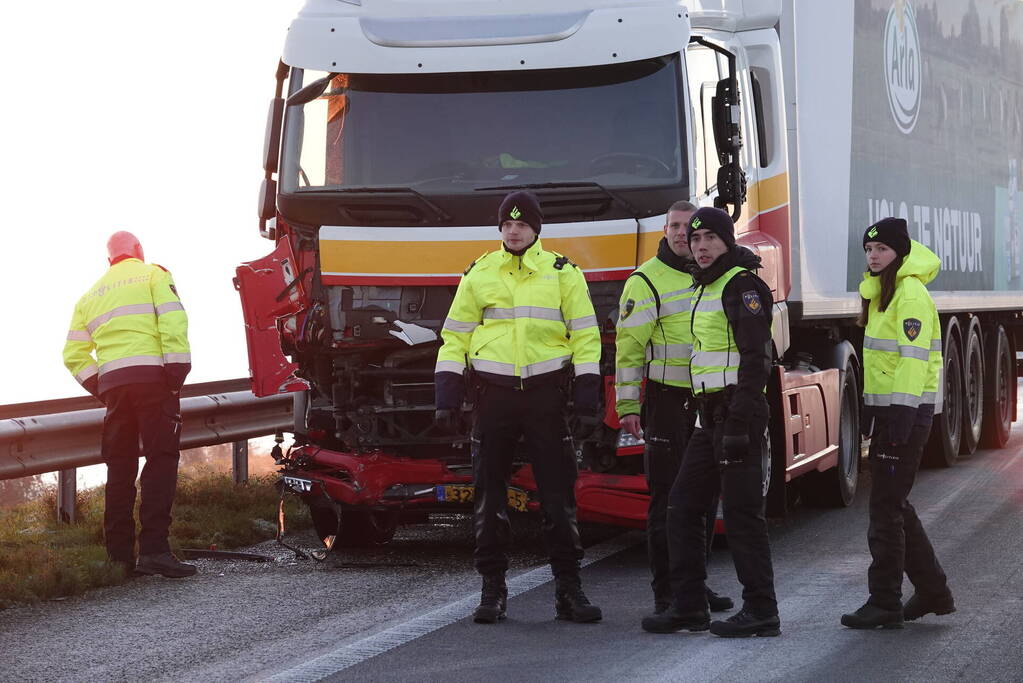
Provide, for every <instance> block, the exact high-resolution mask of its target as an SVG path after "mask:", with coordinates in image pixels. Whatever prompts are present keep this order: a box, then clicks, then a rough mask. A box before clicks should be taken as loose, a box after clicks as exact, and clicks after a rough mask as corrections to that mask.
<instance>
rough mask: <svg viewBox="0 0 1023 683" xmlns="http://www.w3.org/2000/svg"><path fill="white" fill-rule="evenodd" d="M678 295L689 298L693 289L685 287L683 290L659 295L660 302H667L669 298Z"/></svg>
mask: <svg viewBox="0 0 1023 683" xmlns="http://www.w3.org/2000/svg"><path fill="white" fill-rule="evenodd" d="M680 294H688V295H689V296H692V294H693V288H692V287H686V288H685V289H676V290H675V291H674V292H668V293H667V294H662V295H661V301H667V300H668V299H670V298H671V297H673V296H679V295H680ZM686 298H689V297H686Z"/></svg>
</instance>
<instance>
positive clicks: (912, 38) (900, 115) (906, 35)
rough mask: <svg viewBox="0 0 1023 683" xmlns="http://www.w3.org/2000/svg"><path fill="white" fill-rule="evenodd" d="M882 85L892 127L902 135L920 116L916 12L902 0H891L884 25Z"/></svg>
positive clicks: (918, 37)
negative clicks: (883, 74)
mask: <svg viewBox="0 0 1023 683" xmlns="http://www.w3.org/2000/svg"><path fill="white" fill-rule="evenodd" d="M884 68H885V84H886V85H887V86H888V105H889V107H890V108H891V111H892V118H894V119H895V125H897V126H898V127H899V130H901V131H902V132H903V133H907V134H908V133H910V132H911V131H912V130H913V127H914V126H916V118H917V115H918V114H919V113H920V86H921V83H920V34H919V33H917V30H916V12H915V11H914V10H913V5H911V4H910V3H909V2H907V1H906V0H895V4H894V5H892V8H891V9H890V10H888V19H887V20H886V21H885V24H884Z"/></svg>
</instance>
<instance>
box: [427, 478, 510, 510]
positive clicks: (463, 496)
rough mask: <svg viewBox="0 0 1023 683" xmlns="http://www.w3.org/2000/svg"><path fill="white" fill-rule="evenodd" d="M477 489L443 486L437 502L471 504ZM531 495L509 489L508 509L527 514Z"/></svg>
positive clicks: (439, 487) (454, 485)
mask: <svg viewBox="0 0 1023 683" xmlns="http://www.w3.org/2000/svg"><path fill="white" fill-rule="evenodd" d="M475 495H476V489H475V488H474V487H472V486H468V485H464V484H441V485H440V486H438V487H437V500H438V501H440V502H442V503H471V502H472V500H473V498H474V497H475ZM528 502H529V494H528V493H526V492H525V491H523V490H522V489H517V488H512V487H510V486H509V487H508V507H510V508H511V509H513V510H518V511H519V512H526V510H527V509H528V508H527V503H528Z"/></svg>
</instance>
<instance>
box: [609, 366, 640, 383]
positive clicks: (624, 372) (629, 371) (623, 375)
mask: <svg viewBox="0 0 1023 683" xmlns="http://www.w3.org/2000/svg"><path fill="white" fill-rule="evenodd" d="M642 381H643V368H618V369H617V370H615V382H642Z"/></svg>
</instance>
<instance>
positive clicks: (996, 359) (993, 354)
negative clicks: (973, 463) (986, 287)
mask: <svg viewBox="0 0 1023 683" xmlns="http://www.w3.org/2000/svg"><path fill="white" fill-rule="evenodd" d="M985 369H986V370H987V372H986V375H987V384H986V387H987V393H986V395H985V396H984V401H985V403H986V405H985V406H984V431H983V433H982V434H983V436H982V441H981V443H982V444H983V445H984V446H986V447H987V448H1001V447H1003V446H1004V445H1005V444H1006V443H1008V442H1009V432H1010V431H1011V430H1012V419H1013V416H1014V412H1015V411H1014V410H1013V408H1014V405H1013V404H1014V401H1015V394H1016V354H1015V353H1014V352H1013V348H1012V342H1010V341H1009V335H1008V334H1006V332H1005V328H1004V327H1002V326H1001V325H998V326H997V327H995V329H994V330H993V331H992V332H991V334H990V335H989V337H988V340H987V363H985Z"/></svg>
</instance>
